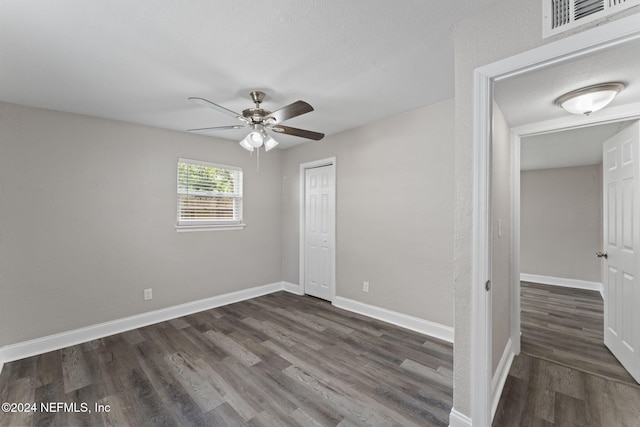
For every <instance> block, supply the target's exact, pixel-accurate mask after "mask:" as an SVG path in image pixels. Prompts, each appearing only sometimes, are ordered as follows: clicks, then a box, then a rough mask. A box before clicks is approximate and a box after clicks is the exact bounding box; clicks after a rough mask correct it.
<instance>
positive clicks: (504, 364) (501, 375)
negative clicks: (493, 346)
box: [491, 337, 516, 420]
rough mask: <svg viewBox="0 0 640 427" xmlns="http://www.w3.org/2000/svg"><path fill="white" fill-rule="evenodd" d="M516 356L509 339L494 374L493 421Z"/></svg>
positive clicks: (492, 384)
mask: <svg viewBox="0 0 640 427" xmlns="http://www.w3.org/2000/svg"><path fill="white" fill-rule="evenodd" d="M515 356H516V354H515V352H514V351H513V340H512V339H511V337H509V340H507V345H506V346H505V347H504V352H503V353H502V357H501V358H500V362H499V363H498V367H497V368H496V372H495V374H493V379H492V380H491V419H492V420H493V417H494V416H495V414H496V409H498V403H500V396H501V395H502V390H503V389H504V384H505V383H506V382H507V377H508V376H509V370H510V369H511V363H513V358H514V357H515Z"/></svg>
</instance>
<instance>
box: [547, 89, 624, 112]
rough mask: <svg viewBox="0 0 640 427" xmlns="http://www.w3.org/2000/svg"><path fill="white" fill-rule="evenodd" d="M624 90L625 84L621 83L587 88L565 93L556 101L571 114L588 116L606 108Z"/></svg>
mask: <svg viewBox="0 0 640 427" xmlns="http://www.w3.org/2000/svg"><path fill="white" fill-rule="evenodd" d="M622 89H624V84H623V83H619V82H612V83H601V84H597V85H593V86H587V87H583V88H581V89H577V90H574V91H571V92H569V93H565V94H564V95H562V96H561V97H559V98H558V99H556V101H555V104H556V105H557V106H558V107H562V108H564V109H565V110H566V111H567V112H569V113H571V114H584V115H585V116H588V115H589V114H591V113H593V112H594V111H598V110H601V109H603V108H604V107H606V106H607V105H608V104H609V103H610V102H611V101H613V98H615V97H616V95H617V94H619V93H620V91H621V90H622Z"/></svg>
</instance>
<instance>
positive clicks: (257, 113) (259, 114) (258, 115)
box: [242, 108, 271, 123]
mask: <svg viewBox="0 0 640 427" xmlns="http://www.w3.org/2000/svg"><path fill="white" fill-rule="evenodd" d="M269 114H271V111H267V110H263V109H262V108H247V109H246V110H243V111H242V115H243V116H244V117H246V118H247V119H249V120H251V121H252V122H253V123H262V121H263V120H264V118H265V117H267V116H268V115H269Z"/></svg>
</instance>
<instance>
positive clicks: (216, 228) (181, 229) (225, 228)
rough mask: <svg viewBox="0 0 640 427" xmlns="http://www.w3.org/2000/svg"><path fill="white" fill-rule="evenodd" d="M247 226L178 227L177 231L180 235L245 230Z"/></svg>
mask: <svg viewBox="0 0 640 427" xmlns="http://www.w3.org/2000/svg"><path fill="white" fill-rule="evenodd" d="M246 226H247V224H233V225H176V231H177V232H178V233H184V232H189V231H228V230H243V229H244V228H245V227H246Z"/></svg>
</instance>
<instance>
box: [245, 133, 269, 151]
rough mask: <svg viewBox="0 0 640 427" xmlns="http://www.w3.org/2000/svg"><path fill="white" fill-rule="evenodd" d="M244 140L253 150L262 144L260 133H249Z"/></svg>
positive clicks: (262, 139)
mask: <svg viewBox="0 0 640 427" xmlns="http://www.w3.org/2000/svg"><path fill="white" fill-rule="evenodd" d="M245 140H247V143H248V144H249V145H251V146H252V147H254V148H258V147H261V146H262V143H263V142H264V138H263V136H262V132H259V131H255V130H254V131H253V132H251V133H250V134H249V135H247V137H246V138H245Z"/></svg>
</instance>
